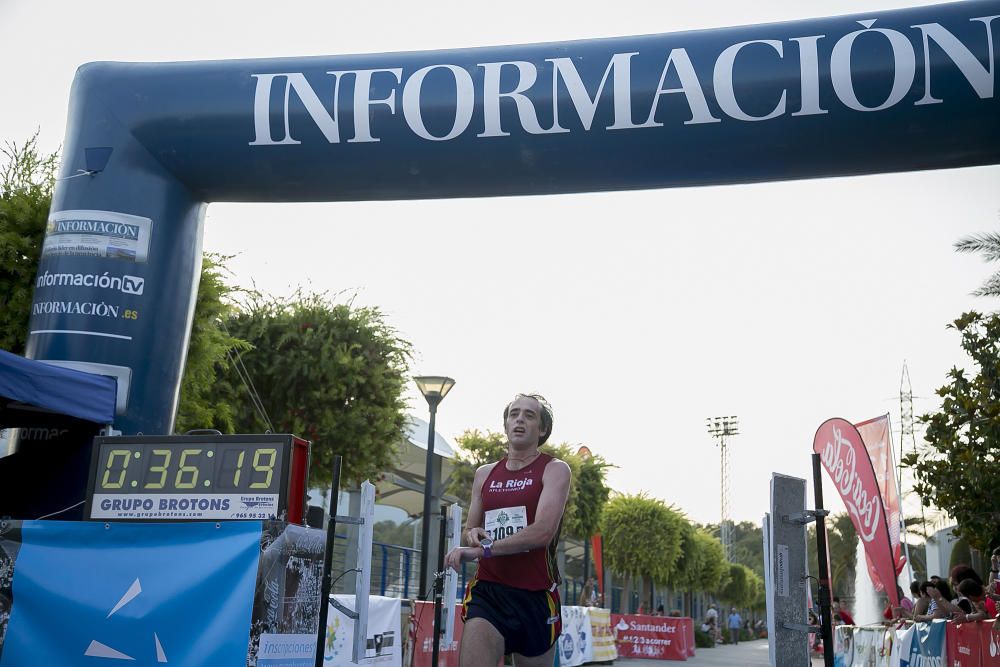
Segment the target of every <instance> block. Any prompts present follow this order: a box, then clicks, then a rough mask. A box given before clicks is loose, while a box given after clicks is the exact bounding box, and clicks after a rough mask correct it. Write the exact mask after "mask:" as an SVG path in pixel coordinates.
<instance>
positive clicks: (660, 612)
mask: <svg viewBox="0 0 1000 667" xmlns="http://www.w3.org/2000/svg"><path fill="white" fill-rule="evenodd" d="M664 615H665V614H664V613H663V605H662V604H659V605H656V611H654V612H653V616H664Z"/></svg>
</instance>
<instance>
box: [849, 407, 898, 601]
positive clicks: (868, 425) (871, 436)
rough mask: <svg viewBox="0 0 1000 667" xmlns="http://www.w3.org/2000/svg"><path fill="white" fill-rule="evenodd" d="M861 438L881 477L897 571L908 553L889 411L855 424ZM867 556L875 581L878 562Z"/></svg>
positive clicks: (880, 588)
mask: <svg viewBox="0 0 1000 667" xmlns="http://www.w3.org/2000/svg"><path fill="white" fill-rule="evenodd" d="M855 426H856V427H857V429H858V433H860V434H861V440H862V441H863V442H864V443H865V449H866V450H868V457H869V458H870V459H871V462H872V468H873V469H874V470H875V479H876V480H877V481H878V488H879V491H880V493H881V494H882V505H883V506H884V507H885V516H886V523H887V524H888V526H889V543H890V544H891V545H892V557H893V560H894V562H895V567H896V574H897V575H898V574H899V573H900V572H902V571H903V566H904V565H905V564H906V557H905V556H904V555H903V545H902V543H901V540H900V523H901V522H902V516H901V513H900V506H899V490H898V489H897V487H896V465H895V462H894V461H893V457H892V434H891V431H890V430H889V415H882V416H881V417H876V418H875V419H869V420H868V421H865V422H861V423H860V424H855ZM865 560H866V561H867V563H868V575H869V576H870V577H871V580H872V581H878V578H877V575H876V573H875V564H874V563H872V559H871V557H870V556H868V553H867V552H865ZM876 590H882V586H881V582H879V584H878V585H876Z"/></svg>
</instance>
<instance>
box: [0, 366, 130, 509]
mask: <svg viewBox="0 0 1000 667" xmlns="http://www.w3.org/2000/svg"><path fill="white" fill-rule="evenodd" d="M116 394H117V381H116V380H115V379H114V378H112V377H107V376H104V375H94V374H91V373H84V372H82V371H77V370H72V369H68V368H61V367H59V366H54V365H52V364H46V363H44V362H41V361H33V360H31V359H25V358H24V357H20V356H18V355H16V354H11V353H10V352H5V351H3V350H0V428H16V429H19V433H18V434H17V435H16V436H14V437H13V439H12V440H13V442H16V443H17V445H16V446H15V448H14V449H15V451H14V452H13V453H12V454H10V455H8V456H2V455H3V454H4V453H5V452H0V456H2V458H0V490H2V491H0V517H12V518H16V519H38V518H42V517H44V516H47V515H52V516H53V518H59V519H73V518H81V517H82V516H83V511H82V501H83V497H84V494H85V493H86V487H87V478H88V475H89V473H90V453H91V443H92V441H93V437H94V436H95V435H97V434H98V433H99V432H100V429H101V428H102V427H104V426H108V425H110V424H112V422H113V421H114V417H115V399H116Z"/></svg>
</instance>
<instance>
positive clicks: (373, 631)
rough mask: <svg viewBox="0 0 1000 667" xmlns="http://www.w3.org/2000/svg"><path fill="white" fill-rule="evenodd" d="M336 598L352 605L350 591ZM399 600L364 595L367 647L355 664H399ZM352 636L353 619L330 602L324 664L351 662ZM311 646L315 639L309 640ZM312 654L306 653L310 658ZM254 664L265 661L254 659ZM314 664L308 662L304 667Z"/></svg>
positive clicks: (340, 666) (341, 666)
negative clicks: (256, 661) (348, 593)
mask: <svg viewBox="0 0 1000 667" xmlns="http://www.w3.org/2000/svg"><path fill="white" fill-rule="evenodd" d="M333 597H334V598H335V599H336V600H337V601H338V602H340V603H341V604H342V605H344V606H345V607H347V608H348V609H354V608H355V607H354V596H353V595H334V596H333ZM401 604H402V600H400V599H399V598H388V597H382V596H380V595H371V596H369V597H368V636H367V640H368V641H367V645H368V650H367V652H366V653H365V657H364V658H363V659H362V660H360V661H359V662H358V663H357V664H359V665H379V666H380V667H400V666H401V665H402V664H403V640H402V635H401V634H400V632H399V619H400V609H401ZM353 637H354V620H353V619H351V618H348V617H347V616H345V615H344V614H343V613H342V612H341V611H340V610H339V609H337V608H336V607H334V606H333V605H332V604H331V605H330V609H329V612H328V616H327V620H326V644H325V650H324V654H323V664H324V665H327V666H328V667H346V666H347V665H351V664H354V663H352V662H351V646H352V641H353ZM313 646H314V648H315V642H313ZM311 657H312V656H310V659H311ZM257 664H258V667H262V666H263V665H265V663H263V662H258V663H257ZM314 664H315V661H314V660H311V661H310V662H309V665H308V667H312V666H313V665H314Z"/></svg>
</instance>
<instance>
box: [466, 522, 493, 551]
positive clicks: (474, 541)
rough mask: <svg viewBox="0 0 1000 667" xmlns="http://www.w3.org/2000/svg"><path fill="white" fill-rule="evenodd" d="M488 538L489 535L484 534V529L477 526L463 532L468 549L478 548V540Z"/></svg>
mask: <svg viewBox="0 0 1000 667" xmlns="http://www.w3.org/2000/svg"><path fill="white" fill-rule="evenodd" d="M489 536H490V534H489V533H487V532H486V529H484V528H479V527H478V526H476V527H473V528H469V529H468V530H467V531H465V539H466V541H467V542H468V543H469V546H470V547H478V546H479V540H481V539H483V538H484V537H489Z"/></svg>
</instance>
